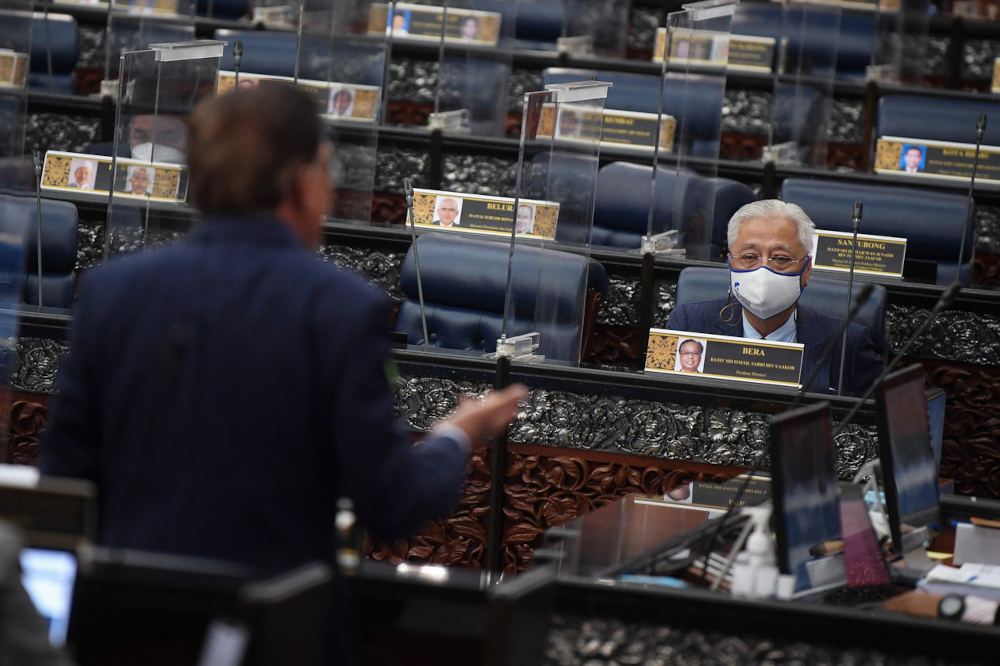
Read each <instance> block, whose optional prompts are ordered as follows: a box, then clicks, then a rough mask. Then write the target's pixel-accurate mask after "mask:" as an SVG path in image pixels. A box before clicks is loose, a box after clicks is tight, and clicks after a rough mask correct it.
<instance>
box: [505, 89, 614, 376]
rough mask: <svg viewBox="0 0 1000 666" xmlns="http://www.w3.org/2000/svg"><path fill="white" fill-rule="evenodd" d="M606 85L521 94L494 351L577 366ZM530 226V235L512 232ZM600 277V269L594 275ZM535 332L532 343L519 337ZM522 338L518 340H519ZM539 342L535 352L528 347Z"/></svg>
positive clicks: (589, 285)
mask: <svg viewBox="0 0 1000 666" xmlns="http://www.w3.org/2000/svg"><path fill="white" fill-rule="evenodd" d="M610 86H611V84H610V83H601V82H596V81H582V82H578V83H564V84H551V85H549V86H546V88H547V89H546V90H545V91H542V92H537V93H528V94H526V95H525V100H524V112H523V115H522V125H521V142H520V158H519V162H518V168H519V173H518V195H517V197H516V198H515V201H514V203H513V209H514V210H515V211H516V213H517V224H516V225H515V229H513V230H511V234H510V237H509V242H510V248H511V256H510V262H509V264H508V282H507V296H506V303H505V308H504V320H503V328H502V330H501V340H503V342H501V343H500V344H499V349H498V352H501V353H508V354H509V355H511V356H513V357H514V360H515V361H518V360H529V359H533V358H539V357H542V358H544V359H545V360H548V361H556V362H560V363H567V364H571V365H576V364H578V363H579V362H580V357H581V353H582V348H583V342H584V324H585V321H587V306H588V303H589V302H590V301H589V299H588V294H589V293H590V292H591V290H592V287H594V285H593V284H592V280H596V279H598V276H596V275H591V270H592V269H591V265H590V243H591V232H592V228H593V223H594V203H595V193H596V189H597V171H598V166H599V160H600V149H601V133H602V129H603V122H604V102H605V99H606V98H607V93H608V88H609V87H610ZM518 227H520V228H521V229H522V230H524V229H527V228H529V227H530V228H531V232H532V234H533V235H527V234H524V233H517V232H518ZM595 270H597V271H600V269H599V268H598V269H595ZM532 333H535V334H537V340H530V341H525V340H524V338H523V337H522V336H525V335H529V334H532ZM519 338H520V340H519ZM534 344H537V348H536V349H534V351H533V353H529V352H530V347H531V346H533V345H534Z"/></svg>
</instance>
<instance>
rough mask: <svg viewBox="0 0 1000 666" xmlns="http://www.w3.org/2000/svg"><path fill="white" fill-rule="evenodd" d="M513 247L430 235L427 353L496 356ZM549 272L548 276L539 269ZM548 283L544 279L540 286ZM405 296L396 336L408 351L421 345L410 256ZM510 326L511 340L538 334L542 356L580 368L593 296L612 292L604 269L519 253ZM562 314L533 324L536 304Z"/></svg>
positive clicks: (546, 253) (572, 259)
mask: <svg viewBox="0 0 1000 666" xmlns="http://www.w3.org/2000/svg"><path fill="white" fill-rule="evenodd" d="M509 249H510V248H509V245H508V244H507V243H501V242H496V241H491V240H480V239H470V238H463V237H460V236H454V235H445V234H441V233H428V234H424V235H422V236H420V237H419V238H418V239H417V251H418V252H419V255H420V256H419V260H420V270H421V281H422V286H423V292H424V302H425V309H426V312H427V332H428V336H429V338H430V345H431V346H433V347H441V348H445V349H461V350H468V351H481V352H484V353H488V352H492V351H495V350H496V341H497V338H499V337H500V331H501V330H502V323H503V311H504V303H505V301H506V291H505V289H506V283H507V260H508V256H509ZM543 265H544V271H541V272H540V270H541V266H543ZM539 275H543V276H544V279H541V280H540V279H539ZM399 281H400V286H401V287H402V289H403V293H404V294H406V300H405V301H403V303H402V305H401V306H400V310H399V319H398V320H397V324H396V330H397V331H401V332H405V333H406V334H407V337H408V341H409V342H410V343H411V344H422V343H423V330H422V326H421V321H420V305H419V301H418V300H417V298H418V295H417V271H416V263H415V261H414V258H413V248H412V247H411V248H410V250H409V251H408V252H407V253H406V259H405V260H404V261H403V267H402V270H401V272H400V279H399ZM513 285H514V286H513V289H514V293H515V294H516V296H517V297H516V298H515V299H514V302H513V303H512V306H513V309H514V317H513V321H512V322H511V323H510V326H509V330H508V335H509V336H514V335H522V334H524V333H529V332H532V331H538V332H539V333H540V334H541V347H540V348H539V350H538V351H539V353H540V354H544V355H545V357H546V358H552V359H557V360H564V361H573V362H576V361H578V360H579V354H580V342H581V341H580V337H581V332H582V330H583V322H584V312H583V304H584V303H585V297H586V293H587V291H588V290H596V291H598V292H600V293H604V292H606V291H607V285H608V277H607V273H606V272H605V270H604V267H603V266H601V264H600V263H598V262H596V261H593V260H589V259H587V258H585V257H583V256H580V255H577V254H571V253H568V252H559V251H556V250H543V249H539V248H532V247H521V246H519V247H518V249H517V251H516V252H515V253H514V264H513ZM538 302H544V303H545V306H546V307H547V308H549V309H550V310H555V311H558V313H559V314H558V317H556V319H558V323H557V324H556V325H552V323H551V322H536V321H535V319H534V317H535V308H536V303H538Z"/></svg>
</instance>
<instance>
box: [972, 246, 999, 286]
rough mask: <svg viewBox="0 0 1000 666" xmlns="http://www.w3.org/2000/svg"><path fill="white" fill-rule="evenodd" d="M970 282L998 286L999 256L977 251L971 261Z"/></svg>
mask: <svg viewBox="0 0 1000 666" xmlns="http://www.w3.org/2000/svg"><path fill="white" fill-rule="evenodd" d="M972 282H973V283H974V284H983V285H987V284H988V285H998V284H1000V255H996V254H987V253H985V252H979V251H977V252H976V256H975V259H974V261H973V277H972Z"/></svg>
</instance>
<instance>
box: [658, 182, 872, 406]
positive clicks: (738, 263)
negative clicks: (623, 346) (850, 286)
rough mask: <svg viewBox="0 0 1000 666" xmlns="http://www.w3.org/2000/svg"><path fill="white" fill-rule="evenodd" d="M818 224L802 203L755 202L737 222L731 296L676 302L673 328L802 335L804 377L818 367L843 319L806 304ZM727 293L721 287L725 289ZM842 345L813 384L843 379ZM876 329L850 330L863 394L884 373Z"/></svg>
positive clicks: (851, 366) (852, 386)
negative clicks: (811, 250)
mask: <svg viewBox="0 0 1000 666" xmlns="http://www.w3.org/2000/svg"><path fill="white" fill-rule="evenodd" d="M815 229H816V226H815V225H814V224H813V222H812V220H810V219H809V216H808V215H806V213H805V211H803V210H802V209H801V208H800V207H798V206H796V205H795V204H786V203H784V202H783V201H778V200H768V201H755V202H753V203H749V204H747V205H746V206H743V207H742V208H740V209H739V210H738V211H736V214H735V215H733V217H732V219H731V220H730V221H729V229H728V235H727V240H728V242H729V271H730V273H729V284H730V291H729V298H726V299H721V298H720V299H719V300H714V301H704V302H701V303H687V304H685V305H680V306H678V307H676V308H674V311H673V312H672V313H671V314H670V320H669V321H668V322H667V328H670V329H674V330H678V331H691V332H694V333H710V334H715V335H730V336H734V337H742V338H751V339H756V340H760V339H767V340H774V341H777V342H798V343H801V344H803V345H804V346H805V349H804V350H803V355H802V380H803V381H805V379H806V378H807V377H808V376H809V375H810V374H811V373H812V371H813V368H814V367H815V366H816V364H817V362H818V361H819V357H820V355H821V354H822V353H823V349H824V348H825V347H826V345H827V343H828V342H829V340H830V338H831V337H833V336H834V335H836V333H837V329H838V328H839V326H840V323H841V321H842V320H841V319H840V318H838V317H833V316H830V315H828V314H825V313H822V312H817V311H816V310H812V309H810V308H807V307H805V306H803V305H799V304H798V300H799V296H800V295H801V293H802V290H803V289H805V287H806V285H808V284H809V274H810V271H811V269H812V266H811V264H812V260H811V257H810V256H809V248H811V247H812V236H813V232H814V231H815ZM720 296H721V294H720ZM840 351H841V346H840V345H839V344H838V345H836V347H835V349H834V352H833V355H832V356H831V358H830V360H829V361H828V362H827V363H825V364H824V366H823V367H822V368H821V369H820V371H819V372H818V373H817V375H816V378H815V379H814V380H813V382H812V385H811V386H809V390H811V391H817V392H821V393H827V392H829V391H830V390H831V389H835V388H836V386H837V385H838V384H839V377H840V375H839V373H840V358H841V354H840ZM883 365H884V363H883V361H882V358H881V357H880V356H879V355H878V353H877V352H876V351H875V347H874V345H873V344H872V340H871V333H870V332H869V330H868V329H867V328H865V327H864V326H861V325H860V324H855V323H852V324H850V325H849V326H848V329H847V362H846V363H845V364H844V391H845V392H847V393H850V394H854V395H860V394H861V393H864V391H865V390H867V388H868V387H869V386H870V385H871V383H872V382H873V381H874V380H875V378H876V377H878V375H879V374H880V373H881V372H882V368H883Z"/></svg>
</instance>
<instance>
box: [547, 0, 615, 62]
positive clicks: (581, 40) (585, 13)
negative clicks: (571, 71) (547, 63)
mask: <svg viewBox="0 0 1000 666" xmlns="http://www.w3.org/2000/svg"><path fill="white" fill-rule="evenodd" d="M631 9H632V3H631V2H630V0H565V20H564V22H563V37H562V38H561V39H560V41H559V45H558V46H559V50H560V51H565V52H568V53H570V54H571V55H597V56H603V57H608V58H624V57H625V47H626V46H627V43H628V29H629V23H628V22H629V14H630V13H631Z"/></svg>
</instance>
